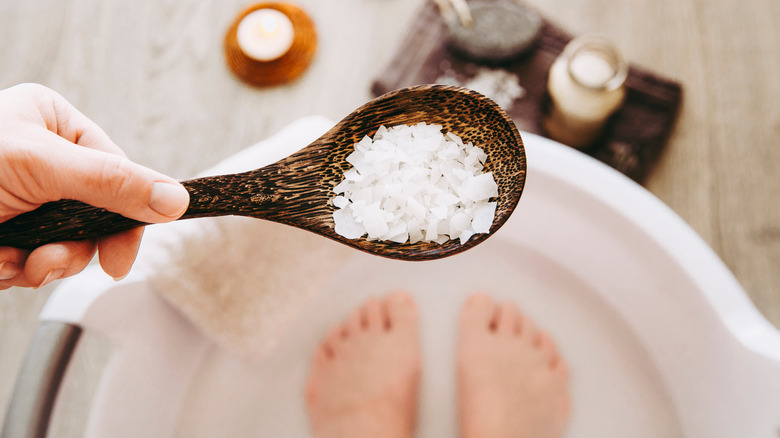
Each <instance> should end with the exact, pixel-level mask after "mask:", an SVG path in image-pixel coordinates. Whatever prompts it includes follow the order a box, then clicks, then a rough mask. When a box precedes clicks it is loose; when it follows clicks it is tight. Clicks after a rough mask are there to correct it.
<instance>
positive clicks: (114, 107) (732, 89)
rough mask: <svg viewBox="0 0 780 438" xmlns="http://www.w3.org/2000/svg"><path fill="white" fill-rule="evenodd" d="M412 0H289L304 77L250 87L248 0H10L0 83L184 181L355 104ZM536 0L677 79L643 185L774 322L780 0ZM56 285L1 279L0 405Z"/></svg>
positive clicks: (80, 389)
mask: <svg viewBox="0 0 780 438" xmlns="http://www.w3.org/2000/svg"><path fill="white" fill-rule="evenodd" d="M421 1H423V0H327V1H325V0H298V1H297V2H296V3H297V4H299V5H301V6H303V7H304V8H305V9H306V10H307V11H308V12H309V13H310V14H311V15H312V17H313V18H314V20H315V23H316V25H317V29H318V32H319V37H320V44H319V51H318V53H317V55H316V57H315V60H314V62H313V64H312V66H311V68H310V69H309V70H308V72H306V73H305V74H304V76H303V77H302V78H300V80H298V81H297V82H295V83H293V84H291V85H289V86H283V87H277V88H272V89H267V90H256V89H251V88H249V87H247V86H245V85H243V84H242V83H240V82H239V81H238V80H236V79H234V78H233V77H232V76H231V75H230V73H229V72H228V71H227V69H226V67H225V64H224V62H223V57H222V48H221V44H222V37H223V33H224V31H225V30H226V29H227V27H228V25H229V24H230V21H231V20H232V18H233V17H234V16H235V15H236V14H237V13H238V12H239V11H240V10H241V9H242V8H243V7H245V6H246V5H248V2H247V1H244V0H241V1H239V0H192V1H174V0H137V1H132V2H118V1H101V0H79V1H63V0H27V1H23V2H22V1H10V0H4V1H2V2H0V65H1V66H2V68H0V88H6V87H8V86H11V85H14V84H17V83H20V82H39V83H42V84H44V85H47V86H49V87H51V88H54V89H55V90H57V91H59V92H60V93H61V94H63V95H64V96H65V97H66V98H67V99H69V100H70V101H71V102H72V103H73V104H74V105H76V107H78V108H80V109H81V110H82V111H83V112H84V113H85V114H86V115H87V116H89V117H91V118H92V119H93V120H95V121H96V122H97V123H98V124H99V125H101V126H102V127H103V128H104V129H105V131H106V132H107V133H108V134H109V136H111V137H112V138H113V140H114V141H115V142H116V143H117V144H118V145H119V146H120V147H122V148H123V149H124V150H125V151H126V152H127V154H128V155H129V156H130V157H131V158H132V159H134V160H136V161H138V162H140V163H141V164H144V165H147V166H150V167H153V168H155V169H157V170H160V171H162V172H166V173H168V174H170V175H172V176H174V177H176V178H186V177H188V176H189V175H192V174H194V173H195V172H197V171H198V170H200V169H203V168H205V167H208V166H210V165H211V164H213V163H215V162H217V161H218V160H220V159H222V158H224V157H227V156H229V155H231V154H232V153H234V152H236V151H238V150H239V149H241V148H242V147H244V146H247V145H249V144H251V143H253V142H255V141H258V140H260V139H263V138H265V137H267V136H268V135H270V134H272V133H274V132H276V131H277V130H278V129H280V128H281V127H283V126H284V125H286V124H287V123H289V122H291V121H292V120H294V119H296V118H298V117H301V116H304V115H310V114H323V115H325V116H328V117H330V118H332V119H334V120H338V119H340V118H341V117H343V116H344V115H346V114H347V113H349V112H350V111H351V110H352V109H354V108H356V107H357V106H359V105H360V104H362V103H363V102H364V101H365V100H367V99H368V98H369V97H370V96H369V92H368V90H369V84H370V82H371V80H372V78H373V77H374V76H375V75H376V74H377V73H378V72H379V71H381V69H382V68H383V67H384V63H385V62H386V61H387V60H388V59H389V57H390V55H391V54H392V52H393V50H394V48H395V46H396V44H397V42H398V41H399V38H400V37H401V36H402V34H403V31H404V27H405V26H404V23H405V22H406V21H407V20H408V19H409V18H410V17H411V16H412V15H413V13H414V12H415V10H416V9H417V8H418V7H419V5H420V4H421ZM530 3H531V4H533V5H535V6H537V7H538V8H539V9H541V10H542V11H543V12H544V13H545V14H547V15H548V16H549V17H550V18H551V19H553V20H554V21H556V22H558V23H559V24H561V25H563V26H564V27H565V28H567V29H569V30H570V31H572V32H573V33H582V32H597V33H600V34H603V35H605V36H607V37H609V38H611V39H612V40H613V41H615V42H616V44H617V45H618V46H619V48H620V49H621V50H622V52H623V53H624V54H625V56H626V57H627V58H628V59H629V60H630V61H631V62H635V63H637V64H640V65H642V66H644V67H647V68H649V69H651V70H654V71H656V72H659V73H661V74H664V75H666V76H669V77H671V78H675V79H677V80H680V81H681V82H682V83H683V86H684V93H685V94H684V104H683V108H682V112H681V114H680V119H679V123H678V125H677V128H676V130H675V132H674V133H673V136H672V138H671V141H670V143H669V146H668V149H667V151H666V152H665V155H664V157H663V159H662V161H661V163H660V165H659V167H658V168H657V169H656V170H655V172H653V174H652V175H651V178H650V180H649V182H648V188H649V189H650V190H651V191H652V192H653V193H654V194H655V195H657V196H658V197H659V198H660V199H661V200H663V201H664V202H665V203H666V204H668V205H669V206H670V207H671V208H672V209H673V210H675V211H676V212H677V213H678V214H679V215H680V216H681V217H682V218H683V219H685V220H686V221H687V222H688V223H689V224H690V225H691V226H692V227H693V228H694V229H695V230H696V231H697V232H698V233H699V234H700V235H701V236H702V237H703V238H704V240H705V241H706V242H708V243H709V244H710V245H711V246H712V247H713V249H714V250H715V251H716V252H717V254H718V255H720V257H721V258H722V259H723V260H724V261H725V263H726V265H727V266H728V267H729V268H730V269H731V270H732V271H733V272H734V274H735V275H736V276H737V278H738V279H739V281H740V282H741V283H742V285H743V286H744V288H745V289H746V290H747V292H748V294H749V295H750V297H751V298H752V300H753V302H754V303H755V304H756V306H757V307H758V308H759V310H760V311H761V312H762V313H763V314H764V315H765V316H766V317H767V318H768V319H769V320H770V321H772V322H773V323H774V324H775V325H778V326H780V292H779V291H778V290H777V289H778V286H779V285H780V268H778V267H780V203H778V202H777V196H778V195H777V193H780V177H778V176H777V175H776V174H775V166H776V165H777V164H776V163H780V104H778V102H780V80H778V72H779V71H780V30H778V29H779V28H778V27H777V26H776V23H777V22H778V21H780V2H778V1H777V0H751V1H749V2H741V1H739V0H626V1H621V2H615V1H611V0H530ZM659 275H663V273H659ZM51 289H52V286H49V287H46V288H43V289H41V290H21V289H12V290H9V291H6V292H0V414H2V413H4V412H5V408H6V406H7V403H8V400H9V398H10V395H11V390H12V387H13V381H14V378H15V376H16V374H17V372H18V370H19V367H20V365H21V362H22V359H23V357H24V353H25V351H26V349H27V346H28V344H29V341H30V338H31V336H32V333H33V330H34V327H35V325H36V318H37V315H38V312H39V311H40V309H41V307H42V306H43V304H44V303H45V301H46V298H47V296H48V294H49V293H50V292H51ZM107 348H108V347H107V345H106V343H105V342H102V341H101V340H99V339H92V338H89V337H88V338H87V339H85V342H84V343H83V344H82V345H80V347H79V352H78V354H77V357H76V360H75V362H74V363H73V366H72V368H71V370H70V371H69V378H68V383H67V386H66V388H65V394H64V397H66V398H67V400H68V403H67V406H64V407H59V408H58V411H57V413H55V426H56V429H57V431H58V432H57V434H56V435H57V436H79V433H80V430H81V428H83V421H82V420H81V417H80V415H81V416H83V413H84V412H85V409H86V406H87V403H88V400H89V395H90V394H91V391H93V390H94V376H95V375H96V374H97V373H99V370H100V369H101V366H102V364H103V361H105V357H106V355H107V353H106V351H107ZM0 422H2V415H0Z"/></svg>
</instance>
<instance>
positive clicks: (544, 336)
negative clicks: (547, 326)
mask: <svg viewBox="0 0 780 438" xmlns="http://www.w3.org/2000/svg"><path fill="white" fill-rule="evenodd" d="M539 339H540V340H539V348H540V349H541V350H542V352H543V354H544V359H545V361H546V362H547V364H548V365H549V366H550V368H555V366H556V365H557V364H558V362H560V361H561V360H560V355H559V354H558V347H557V346H556V345H555V340H554V339H553V338H552V336H550V334H549V333H547V332H545V331H540V332H539Z"/></svg>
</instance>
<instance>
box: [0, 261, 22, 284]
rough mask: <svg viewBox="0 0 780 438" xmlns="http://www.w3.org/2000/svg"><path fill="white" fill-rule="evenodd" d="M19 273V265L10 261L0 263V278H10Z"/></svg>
mask: <svg viewBox="0 0 780 438" xmlns="http://www.w3.org/2000/svg"><path fill="white" fill-rule="evenodd" d="M18 273H19V266H17V265H16V263H12V262H8V261H6V262H3V263H0V280H10V279H12V278H14V277H16V274H18Z"/></svg>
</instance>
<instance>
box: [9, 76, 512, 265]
mask: <svg viewBox="0 0 780 438" xmlns="http://www.w3.org/2000/svg"><path fill="white" fill-rule="evenodd" d="M420 122H425V123H428V124H438V125H441V126H442V129H443V131H444V132H452V133H453V134H456V135H458V136H460V137H461V138H462V139H463V141H464V142H473V143H474V144H475V145H476V146H479V147H481V148H482V149H483V150H484V151H485V153H486V154H487V156H488V158H487V161H486V163H485V166H484V167H485V171H486V172H493V176H494V179H495V180H496V183H497V184H498V199H497V208H496V214H495V218H494V220H493V224H492V226H491V228H490V233H489V234H476V235H474V236H473V237H472V238H471V239H469V240H468V241H467V242H465V243H464V244H461V243H460V241H459V240H457V239H455V240H449V241H447V242H445V243H443V244H438V243H435V242H424V241H421V242H417V243H413V244H412V243H394V242H388V241H369V240H367V239H365V238H360V239H347V238H345V237H343V236H341V235H338V234H336V232H335V228H334V221H333V216H332V215H333V212H334V211H335V210H336V207H335V206H334V205H333V204H332V202H331V199H332V198H333V197H334V196H335V193H334V192H333V188H334V187H335V186H336V185H337V184H338V183H340V182H341V181H342V180H343V174H344V172H346V171H347V170H349V168H350V167H351V165H350V164H349V163H348V162H347V161H346V157H347V156H348V155H349V154H350V153H351V152H352V151H353V150H354V144H355V143H357V142H358V141H360V140H361V139H362V138H363V137H365V136H367V135H368V136H373V135H374V133H375V132H376V130H377V129H378V128H379V127H380V126H382V125H384V126H386V127H391V126H395V125H401V124H404V125H413V124H417V123H420ZM525 174H526V158H525V149H524V147H523V141H522V139H521V138H520V133H519V132H518V130H517V127H516V126H515V125H514V123H513V122H512V120H511V119H510V118H509V116H508V115H507V114H506V113H505V112H504V111H503V110H502V109H501V108H500V107H499V106H498V105H496V104H495V103H494V102H493V101H492V100H490V99H488V98H487V97H485V96H483V95H481V94H479V93H477V92H475V91H472V90H468V89H465V88H460V87H454V86H444V85H420V86H416V87H410V88H404V89H400V90H396V91H392V92H390V93H387V94H385V95H382V96H380V97H378V98H376V99H374V100H372V101H370V102H368V103H366V104H364V105H363V106H361V107H360V108H358V109H357V110H355V111H354V112H352V113H351V114H350V115H348V116H347V117H345V118H344V119H343V120H341V121H340V122H339V123H338V124H336V126H334V127H333V128H332V129H330V130H329V131H328V132H326V133H325V134H324V135H322V136H321V137H320V138H318V139H317V140H315V141H314V142H312V143H311V144H309V145H308V146H307V147H305V148H303V149H302V150H300V151H298V152H297V153H295V154H292V155H290V156H289V157H287V158H284V159H282V160H280V161H277V162H276V163H273V164H270V165H268V166H265V167H262V168H259V169H256V170H252V171H249V172H244V173H238V174H230V175H219V176H213V177H205V178H198V179H194V180H190V181H185V182H183V183H182V184H183V185H184V186H185V188H186V189H187V191H188V192H189V193H190V205H189V207H188V209H187V211H186V213H185V214H184V215H183V216H182V217H181V218H180V219H191V218H199V217H214V216H226V215H238V216H249V217H255V218H260V219H265V220H270V221H274V222H279V223H282V224H287V225H291V226H294V227H298V228H302V229H305V230H308V231H311V232H314V233H317V234H320V235H322V236H325V237H328V238H331V239H334V240H336V241H338V242H341V243H344V244H346V245H349V246H351V247H354V248H357V249H360V250H362V251H366V252H369V253H372V254H376V255H380V256H384V257H389V258H393V259H400V260H430V259H437V258H442V257H446V256H450V255H453V254H456V253H459V252H462V251H465V250H466V249H468V248H471V247H473V246H475V245H477V244H479V243H481V242H483V241H484V240H485V239H487V238H488V237H489V236H490V235H491V234H493V233H495V232H496V231H497V230H498V229H499V228H500V227H501V226H502V225H503V224H504V222H506V220H507V218H509V215H510V214H511V213H512V211H513V210H514V209H515V207H516V206H517V203H518V201H519V199H520V195H521V194H522V191H523V186H524V184H525ZM143 225H147V224H145V223H143V222H139V221H135V220H132V219H129V218H126V217H124V216H121V215H119V214H116V213H112V212H109V211H106V210H104V209H100V208H96V207H92V206H90V205H87V204H84V203H82V202H79V201H72V200H62V201H56V202H50V203H47V204H44V205H42V206H40V207H39V208H37V209H36V210H33V211H31V212H28V213H24V214H21V215H19V216H16V217H14V218H13V219H11V220H9V221H6V222H4V223H2V224H0V247H2V246H9V247H15V248H22V249H34V248H37V247H38V246H41V245H44V244H46V243H51V242H58V241H66V240H82V239H89V238H95V237H98V236H102V235H108V234H113V233H117V232H120V231H124V230H128V229H131V228H134V227H139V226H143Z"/></svg>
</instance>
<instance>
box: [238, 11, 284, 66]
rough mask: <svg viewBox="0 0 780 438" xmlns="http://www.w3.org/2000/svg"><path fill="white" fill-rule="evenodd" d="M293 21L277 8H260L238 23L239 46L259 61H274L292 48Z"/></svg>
mask: <svg viewBox="0 0 780 438" xmlns="http://www.w3.org/2000/svg"><path fill="white" fill-rule="evenodd" d="M293 36H294V31H293V25H292V21H290V19H289V18H288V17H287V15H285V14H283V13H282V12H280V11H277V10H276V9H258V10H256V11H253V12H251V13H249V14H248V15H247V16H246V17H244V18H243V19H242V20H241V23H239V25H238V30H237V39H238V46H239V47H240V48H241V51H243V52H244V53H245V54H246V55H247V56H249V57H250V58H252V59H255V60H257V61H273V60H274V59H277V58H280V57H281V56H282V55H284V54H285V53H287V51H289V50H290V47H291V46H292V43H293Z"/></svg>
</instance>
